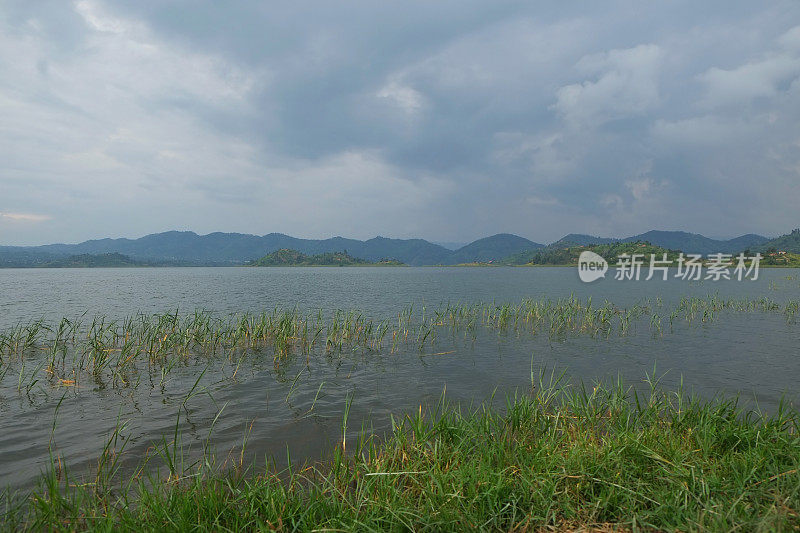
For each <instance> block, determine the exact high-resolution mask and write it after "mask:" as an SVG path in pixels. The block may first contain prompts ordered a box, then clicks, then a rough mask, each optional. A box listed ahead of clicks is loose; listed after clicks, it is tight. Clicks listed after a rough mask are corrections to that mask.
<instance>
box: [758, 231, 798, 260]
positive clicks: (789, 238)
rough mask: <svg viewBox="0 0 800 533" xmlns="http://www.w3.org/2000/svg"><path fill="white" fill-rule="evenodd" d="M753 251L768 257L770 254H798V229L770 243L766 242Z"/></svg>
mask: <svg viewBox="0 0 800 533" xmlns="http://www.w3.org/2000/svg"><path fill="white" fill-rule="evenodd" d="M752 250H753V251H759V252H761V253H762V254H765V255H769V254H770V253H776V254H777V253H778V252H790V253H793V254H800V228H798V229H795V230H793V231H792V232H791V233H787V234H786V235H781V236H780V237H777V238H775V239H772V240H771V241H767V242H765V243H764V244H762V245H760V246H755V247H753V248H752Z"/></svg>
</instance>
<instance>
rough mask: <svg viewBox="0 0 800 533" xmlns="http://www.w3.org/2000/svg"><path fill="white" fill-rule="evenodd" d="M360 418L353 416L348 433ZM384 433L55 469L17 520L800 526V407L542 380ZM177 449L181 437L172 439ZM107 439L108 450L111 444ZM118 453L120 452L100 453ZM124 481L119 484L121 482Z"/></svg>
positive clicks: (12, 513)
mask: <svg viewBox="0 0 800 533" xmlns="http://www.w3.org/2000/svg"><path fill="white" fill-rule="evenodd" d="M346 422H347V416H346V413H345V417H344V419H343V423H342V430H343V434H345V433H346ZM393 425H394V430H393V431H392V432H391V433H390V434H389V435H388V436H387V437H386V438H385V439H383V440H382V441H380V442H379V441H378V440H377V438H375V437H372V436H369V435H367V434H363V435H362V437H361V438H359V439H358V442H351V441H346V442H345V441H343V442H342V444H340V445H339V446H337V448H336V450H335V451H334V454H333V458H332V459H331V460H330V461H327V462H324V463H320V464H317V465H313V466H304V467H302V468H294V469H293V468H291V467H290V468H289V469H288V470H286V471H282V472H275V471H270V470H269V469H267V470H266V471H264V470H263V469H262V470H261V471H260V472H259V471H257V470H256V469H250V470H247V469H244V470H243V469H240V468H235V469H232V470H231V469H229V468H228V469H220V468H218V467H214V466H212V465H214V464H215V463H214V461H213V460H212V459H209V458H207V457H206V458H203V459H202V460H199V461H197V462H195V463H194V464H192V465H191V466H189V467H187V468H185V469H182V470H177V469H174V468H170V470H169V471H168V472H164V473H162V475H161V476H155V477H149V478H144V477H143V476H141V475H139V476H134V477H132V478H128V479H125V480H113V479H112V478H113V476H111V475H109V476H106V475H98V476H97V480H99V482H97V483H88V484H82V483H75V480H68V479H67V478H65V477H63V476H61V474H60V473H58V472H55V471H51V472H50V473H49V474H47V475H46V476H44V477H43V480H42V486H41V488H40V489H39V490H38V491H35V492H34V493H33V494H31V495H30V497H29V498H27V499H26V501H25V502H24V505H22V506H14V505H7V506H6V509H5V515H4V522H5V527H6V528H7V529H18V530H19V529H23V530H43V529H44V530H83V529H91V530H126V531H128V530H129V531H133V530H136V531H142V530H145V531H150V530H153V531H155V530H159V531H163V530H172V531H178V530H181V531H183V530H188V529H193V530H214V531H241V530H254V529H262V530H267V529H276V530H301V531H309V530H315V529H316V530H327V531H351V530H363V531H405V530H430V531H453V530H454V531H461V530H476V529H477V530H493V531H542V530H565V529H570V530H575V529H584V530H591V529H601V530H626V531H627V530H675V529H679V530H692V531H700V530H713V531H720V530H731V529H735V528H742V529H745V530H792V529H796V528H798V527H800V514H798V513H799V512H800V473H798V468H800V436H799V435H798V430H799V429H800V426H799V425H798V416H797V413H796V412H795V411H791V410H787V409H779V410H778V412H777V413H775V414H773V415H771V416H762V415H759V414H756V413H754V412H745V411H743V410H742V409H740V408H739V407H738V406H737V403H736V402H735V401H729V400H722V399H718V400H712V401H707V402H704V401H701V400H698V399H697V398H690V397H687V396H686V395H684V394H683V393H682V392H681V391H675V392H665V391H663V390H661V389H660V388H659V387H658V385H657V384H656V383H653V382H651V388H650V391H649V393H647V392H646V393H644V394H642V393H638V394H637V393H636V392H635V391H634V390H633V389H631V388H627V387H625V386H624V385H623V384H622V383H612V384H609V385H604V386H601V385H597V386H595V387H589V388H587V387H583V386H577V387H570V388H565V387H561V386H560V385H559V382H558V380H552V379H551V381H550V382H549V383H547V384H546V383H544V382H543V380H542V379H541V378H540V379H539V382H538V383H537V386H536V387H534V388H533V389H532V391H531V393H530V394H524V395H521V396H515V397H513V398H509V399H508V400H507V406H506V408H505V409H504V410H503V412H502V413H501V412H499V411H497V410H493V409H490V408H485V407H482V408H479V409H473V410H467V411H464V410H461V409H460V408H459V407H457V406H455V405H452V404H448V403H447V402H446V401H445V400H444V398H443V399H442V401H440V403H439V404H438V405H436V406H432V407H431V408H429V409H423V408H422V407H420V409H419V411H418V412H416V413H412V414H410V415H407V416H405V417H404V418H403V419H401V420H397V421H396V422H395V423H394V424H393ZM165 450H166V451H167V453H168V443H166V442H165ZM114 453H115V452H114V450H109V452H108V454H109V456H113V455H114ZM99 464H100V465H102V464H109V461H108V460H106V461H103V460H101V461H99ZM120 486H121V487H123V488H121V489H120V488H118V487H120Z"/></svg>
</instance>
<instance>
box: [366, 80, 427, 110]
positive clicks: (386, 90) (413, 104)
mask: <svg viewBox="0 0 800 533" xmlns="http://www.w3.org/2000/svg"><path fill="white" fill-rule="evenodd" d="M376 96H377V97H378V98H385V99H387V100H389V101H391V102H392V103H393V104H394V105H396V106H398V107H400V109H402V110H403V111H405V112H406V113H408V114H410V115H413V114H415V113H417V112H418V111H419V110H420V108H422V104H423V101H424V97H423V96H422V93H420V92H419V91H417V90H415V89H414V88H412V87H409V86H408V85H403V84H401V83H399V82H397V81H390V82H389V83H387V84H386V85H384V86H383V87H382V88H381V90H380V91H378V93H377V95H376Z"/></svg>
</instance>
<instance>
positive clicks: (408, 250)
mask: <svg viewBox="0 0 800 533" xmlns="http://www.w3.org/2000/svg"><path fill="white" fill-rule="evenodd" d="M635 241H646V242H650V243H651V244H653V245H655V246H660V247H663V248H668V249H671V250H680V251H683V252H686V253H699V254H704V255H705V254H709V253H715V252H723V253H738V252H741V251H743V250H745V249H750V250H752V251H753V252H755V251H766V250H769V249H771V248H776V249H782V250H786V251H790V252H800V230H795V231H793V232H791V233H790V234H787V235H783V236H781V237H778V238H776V239H772V240H770V239H769V238H767V237H763V236H761V235H753V234H748V235H742V236H740V237H736V238H734V239H729V240H719V239H711V238H708V237H705V236H703V235H699V234H696V233H687V232H683V231H656V230H653V231H648V232H646V233H642V234H639V235H633V236H631V237H626V238H621V239H616V238H607V237H594V236H591V235H582V234H569V235H566V236H565V237H563V238H562V239H559V240H558V241H556V242H554V243H552V244H550V245H549V248H566V247H568V246H574V245H584V246H585V245H589V244H611V243H615V242H623V243H624V242H635ZM544 247H545V246H544V245H542V244H539V243H536V242H533V241H530V240H528V239H525V238H523V237H519V236H517V235H512V234H508V233H500V234H497V235H493V236H491V237H485V238H482V239H478V240H476V241H474V242H471V243H469V244H467V245H465V246H462V247H460V248H458V249H456V250H450V249H448V248H445V247H444V246H441V245H439V244H434V243H432V242H429V241H426V240H423V239H390V238H387V237H374V238H372V239H369V240H365V241H361V240H357V239H347V238H344V237H333V238H330V239H301V238H297V237H291V236H289V235H284V234H282V233H269V234H267V235H262V236H259V235H249V234H243V233H219V232H217V233H210V234H208V235H198V234H196V233H194V232H191V231H167V232H164V233H155V234H152V235H147V236H144V237H141V238H139V239H125V238H122V239H98V240H90V241H85V242H82V243H79V244H48V245H43V246H0V267H2V266H5V267H15V266H17V267H25V266H44V265H45V264H47V263H52V262H53V261H58V260H62V259H64V258H66V257H70V256H77V255H84V254H90V255H99V254H123V255H125V256H127V257H129V258H131V259H132V260H134V261H137V262H145V263H151V264H154V263H157V264H160V265H241V264H244V263H246V262H248V261H252V260H254V259H257V258H260V257H263V256H264V255H267V254H269V253H272V252H274V251H276V250H280V249H292V250H297V251H298V252H301V253H304V254H308V255H316V254H323V253H330V252H346V253H347V254H349V255H351V256H353V257H357V258H361V259H366V260H369V261H379V260H381V259H387V258H389V259H396V260H398V261H401V262H403V263H405V264H407V265H454V264H461V263H471V262H490V261H499V260H502V259H504V258H506V257H508V256H511V255H513V254H518V253H521V252H525V251H529V250H535V249H539V248H544Z"/></svg>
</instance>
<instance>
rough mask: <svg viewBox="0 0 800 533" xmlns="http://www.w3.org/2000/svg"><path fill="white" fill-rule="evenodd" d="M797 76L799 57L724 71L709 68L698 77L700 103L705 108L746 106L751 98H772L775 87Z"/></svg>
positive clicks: (771, 58) (779, 58) (780, 57)
mask: <svg viewBox="0 0 800 533" xmlns="http://www.w3.org/2000/svg"><path fill="white" fill-rule="evenodd" d="M798 75H800V57H793V56H790V55H776V56H773V57H768V58H766V59H763V60H761V61H754V62H750V63H746V64H744V65H741V66H739V67H736V68H733V69H730V70H725V69H721V68H718V67H712V68H710V69H709V70H708V71H706V72H705V73H703V74H702V75H700V77H699V79H700V81H701V82H702V83H703V84H704V85H705V90H706V94H705V97H704V100H703V103H704V104H705V105H707V106H718V105H729V104H742V103H748V102H750V101H751V100H752V99H754V98H758V97H770V96H774V95H775V94H776V93H777V92H778V85H779V84H780V83H782V82H789V81H791V80H793V79H795V78H796V77H797V76H798Z"/></svg>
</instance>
